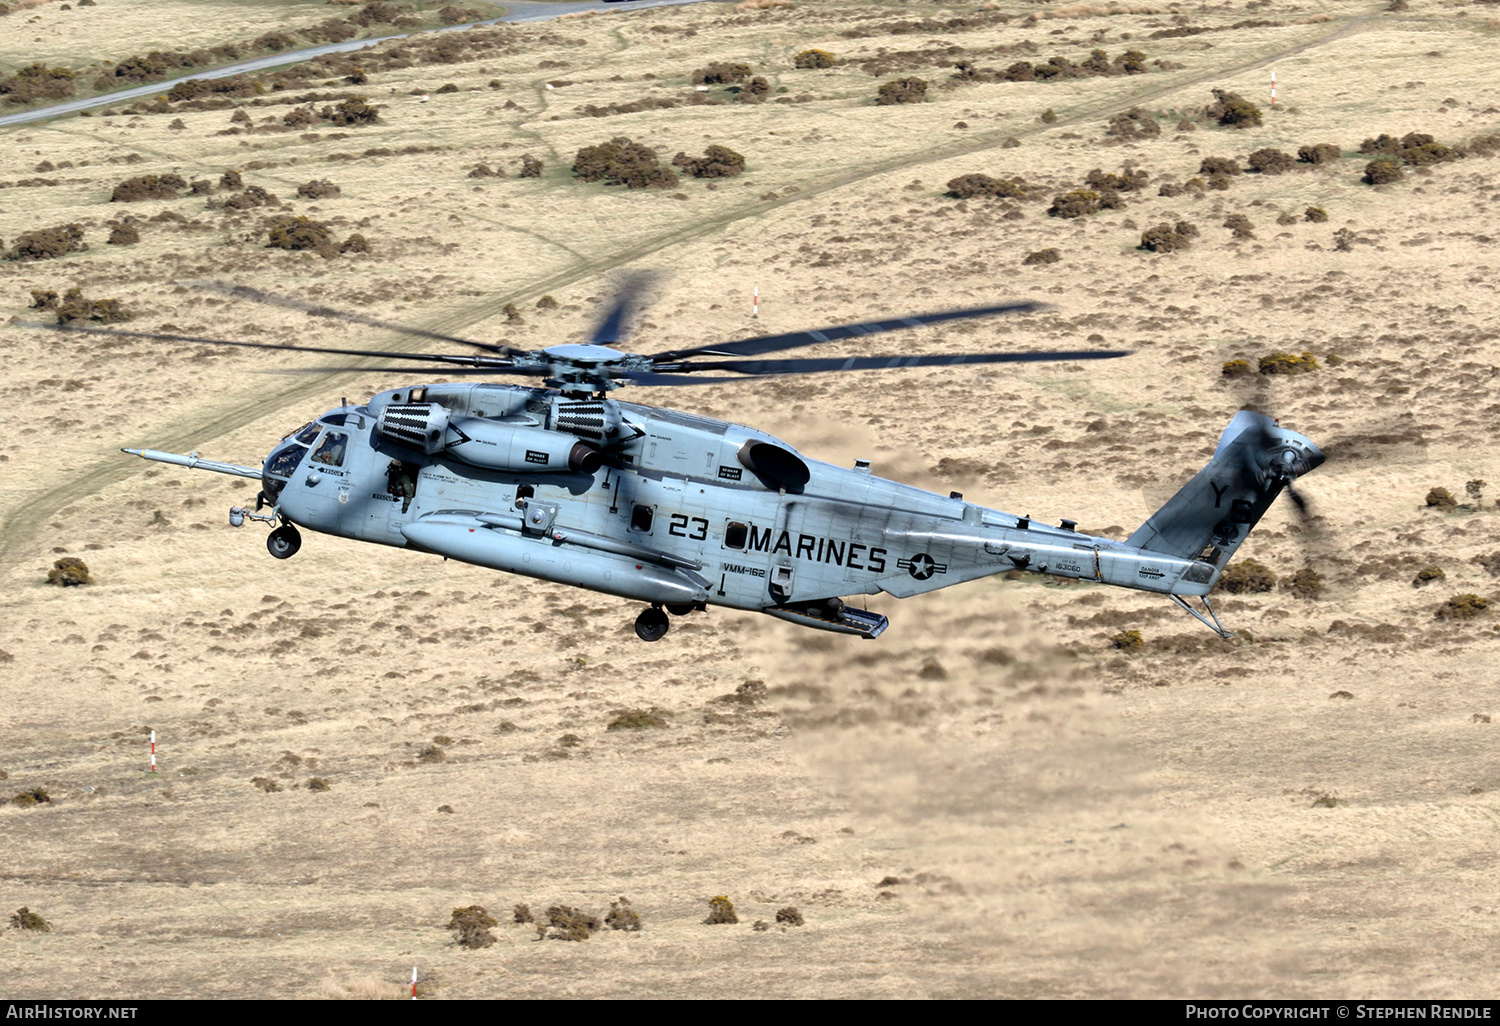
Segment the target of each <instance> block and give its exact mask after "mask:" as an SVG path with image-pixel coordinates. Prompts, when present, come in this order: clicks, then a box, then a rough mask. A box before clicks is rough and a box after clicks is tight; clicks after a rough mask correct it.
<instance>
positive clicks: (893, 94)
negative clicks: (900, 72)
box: [875, 78, 927, 107]
mask: <svg viewBox="0 0 1500 1026" xmlns="http://www.w3.org/2000/svg"><path fill="white" fill-rule="evenodd" d="M926 100H927V81H926V80H925V79H921V78H898V79H895V80H894V81H891V82H886V83H885V84H884V85H882V86H881V87H880V89H879V90H877V91H876V94H875V105H876V106H877V107H889V106H891V105H893V104H897V103H924V102H926Z"/></svg>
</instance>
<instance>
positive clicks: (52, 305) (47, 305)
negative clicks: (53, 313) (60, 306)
mask: <svg viewBox="0 0 1500 1026" xmlns="http://www.w3.org/2000/svg"><path fill="white" fill-rule="evenodd" d="M30 309H32V310H56V309H57V293H56V292H53V291H51V290H50V289H32V290H31V307H30Z"/></svg>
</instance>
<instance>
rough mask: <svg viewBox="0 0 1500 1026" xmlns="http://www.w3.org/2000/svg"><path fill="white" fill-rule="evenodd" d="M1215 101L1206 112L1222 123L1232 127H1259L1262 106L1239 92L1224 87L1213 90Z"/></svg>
mask: <svg viewBox="0 0 1500 1026" xmlns="http://www.w3.org/2000/svg"><path fill="white" fill-rule="evenodd" d="M1213 96H1214V102H1213V103H1211V104H1209V105H1208V107H1207V108H1206V109H1205V110H1204V113H1205V114H1207V115H1208V116H1209V117H1211V118H1213V119H1214V120H1215V121H1217V122H1218V123H1219V124H1221V125H1226V126H1228V127H1230V128H1258V127H1259V126H1260V122H1261V113H1260V108H1259V107H1257V106H1256V105H1255V104H1253V103H1251V102H1250V101H1249V100H1247V99H1245V98H1244V97H1243V96H1241V95H1239V94H1238V93H1231V92H1227V91H1226V90H1223V89H1215V90H1213Z"/></svg>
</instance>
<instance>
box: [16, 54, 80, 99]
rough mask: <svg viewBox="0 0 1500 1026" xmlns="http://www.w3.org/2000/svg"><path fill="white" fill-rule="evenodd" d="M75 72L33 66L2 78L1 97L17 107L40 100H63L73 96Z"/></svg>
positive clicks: (39, 65) (40, 65) (44, 66)
mask: <svg viewBox="0 0 1500 1026" xmlns="http://www.w3.org/2000/svg"><path fill="white" fill-rule="evenodd" d="M73 92H74V89H73V72H72V71H70V70H68V69H67V68H49V67H47V65H45V64H32V65H30V66H29V67H25V68H22V69H21V70H20V71H17V72H16V73H15V74H13V75H9V76H7V77H5V78H0V96H4V97H5V102H6V103H9V104H13V105H15V106H17V107H19V106H23V105H25V104H28V103H36V102H38V101H40V100H62V99H66V98H67V97H69V96H72V95H73Z"/></svg>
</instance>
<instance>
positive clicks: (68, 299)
mask: <svg viewBox="0 0 1500 1026" xmlns="http://www.w3.org/2000/svg"><path fill="white" fill-rule="evenodd" d="M55 309H56V310H57V323H58V324H78V323H81V322H84V321H90V322H93V323H95V324H121V323H123V322H125V321H128V320H130V319H131V318H132V316H133V315H132V314H131V313H130V312H129V311H127V310H126V309H125V308H124V307H123V306H122V305H121V303H120V301H119V300H118V299H86V298H84V295H83V289H81V288H71V289H69V290H68V291H67V292H66V293H64V294H63V297H62V299H61V300H59V301H58V303H57V306H56V308H55ZM75 562H77V561H76V560H75Z"/></svg>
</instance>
